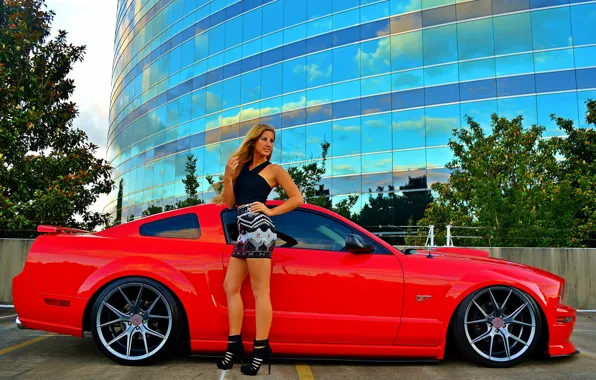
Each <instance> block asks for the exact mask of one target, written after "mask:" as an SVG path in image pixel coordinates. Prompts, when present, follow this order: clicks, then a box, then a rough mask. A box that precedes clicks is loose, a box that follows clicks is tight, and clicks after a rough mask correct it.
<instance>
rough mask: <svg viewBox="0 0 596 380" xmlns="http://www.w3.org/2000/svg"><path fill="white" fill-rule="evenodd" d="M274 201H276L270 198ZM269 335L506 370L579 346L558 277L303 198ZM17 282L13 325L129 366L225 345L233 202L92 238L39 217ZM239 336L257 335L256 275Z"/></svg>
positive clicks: (299, 344) (286, 344)
mask: <svg viewBox="0 0 596 380" xmlns="http://www.w3.org/2000/svg"><path fill="white" fill-rule="evenodd" d="M268 205H269V206H273V207H274V206H276V205H279V202H268ZM272 219H273V222H274V223H275V225H276V228H277V230H278V241H277V246H276V248H275V249H274V253H273V258H272V260H273V262H272V264H273V267H272V278H271V300H272V304H273V324H272V327H271V332H270V342H271V347H272V349H273V352H274V353H275V355H279V356H282V357H283V356H286V357H287V356H292V357H298V356H302V357H343V358H347V357H353V358H365V359H366V358H370V359H400V358H404V359H406V358H407V359H408V360H410V359H424V360H428V359H430V360H440V359H443V357H444V355H445V351H446V346H447V343H448V342H449V341H451V342H452V343H453V346H452V345H449V347H456V348H458V349H459V350H460V351H461V353H462V354H463V355H464V356H465V357H467V358H468V359H470V360H474V361H477V362H480V363H483V364H485V365H488V366H492V367H507V366H511V365H514V364H517V363H519V362H521V361H522V360H524V359H525V358H526V357H528V355H530V354H531V353H532V352H535V353H543V354H546V355H549V356H564V355H571V354H574V353H577V351H576V349H575V347H574V346H573V344H572V343H571V342H570V341H569V338H570V336H571V333H572V330H573V327H574V325H575V319H576V310H575V309H574V308H572V307H569V306H566V305H564V304H563V291H564V290H563V288H564V279H562V278H560V277H558V276H556V275H554V274H551V273H549V272H545V271H543V270H540V269H536V268H532V267H528V266H525V265H521V264H517V263H513V262H508V261H504V260H497V259H492V258H489V257H488V254H487V253H486V252H482V251H475V250H471V249H464V248H461V249H460V248H435V249H433V250H431V251H428V250H424V251H417V252H416V251H414V250H407V251H403V252H402V251H399V250H397V249H396V248H394V247H393V246H391V245H390V244H388V243H386V242H385V241H383V240H381V239H380V238H378V237H376V236H375V235H374V234H372V233H370V232H368V231H367V230H365V229H363V228H362V227H360V226H358V225H356V224H354V223H352V222H351V221H349V220H347V219H345V218H343V217H341V216H340V215H337V214H335V213H333V212H330V211H328V210H326V209H323V208H320V207H316V206H312V205H303V206H301V207H300V208H298V209H296V210H294V211H291V212H289V213H286V214H283V215H279V216H275V217H273V218H272ZM38 229H39V230H40V231H42V232H48V233H47V234H45V235H42V236H40V237H38V238H37V240H36V241H35V242H34V244H33V246H32V248H31V250H30V252H29V255H28V257H27V261H26V264H25V266H24V269H23V271H22V272H21V273H20V274H19V275H17V276H16V277H15V278H14V280H13V296H14V297H13V298H14V305H15V308H16V312H17V313H18V318H17V321H16V322H17V324H18V325H19V327H21V328H30V329H38V330H45V331H51V332H57V333H61V334H68V335H73V336H78V337H82V336H83V332H84V331H91V332H92V335H93V337H94V339H95V341H96V342H97V344H98V346H99V348H100V349H101V351H103V353H104V354H105V355H106V356H108V357H109V358H110V359H113V360H115V361H117V362H119V363H122V364H146V363H148V362H151V361H153V360H155V359H157V358H159V357H162V356H163V355H164V354H168V353H170V352H171V351H172V349H173V348H174V346H175V345H176V344H177V342H179V341H186V342H189V343H190V350H191V352H192V353H195V354H221V353H223V352H224V351H225V349H226V346H227V336H228V316H227V309H226V296H225V293H224V288H223V280H224V275H225V272H226V270H227V265H228V260H229V258H230V254H231V252H232V249H233V243H234V240H235V239H236V237H237V228H236V211H235V210H230V209H227V208H226V207H225V206H223V205H215V204H205V205H199V206H194V207H189V208H184V209H178V210H174V211H170V212H164V213H161V214H158V215H153V216H150V217H146V218H143V219H140V220H136V221H133V222H129V223H126V224H123V225H119V226H116V227H112V228H109V229H106V230H104V231H101V232H97V233H88V232H84V231H79V230H71V229H67V228H59V227H49V226H40V227H39V228H38ZM242 293H243V299H244V301H245V303H244V305H245V318H244V329H243V337H244V339H246V342H245V343H246V346H247V349H250V346H251V344H250V343H251V342H252V339H254V333H255V319H254V316H255V314H254V298H253V296H252V292H251V290H250V281H245V283H244V287H243V289H242Z"/></svg>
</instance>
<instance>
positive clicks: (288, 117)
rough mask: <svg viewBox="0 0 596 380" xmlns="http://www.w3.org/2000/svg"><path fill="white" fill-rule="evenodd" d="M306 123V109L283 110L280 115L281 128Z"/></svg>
mask: <svg viewBox="0 0 596 380" xmlns="http://www.w3.org/2000/svg"><path fill="white" fill-rule="evenodd" d="M304 123H306V110H305V109H304V108H302V109H297V110H294V111H288V112H284V113H283V114H282V115H281V126H282V128H287V127H292V126H294V125H300V124H304Z"/></svg>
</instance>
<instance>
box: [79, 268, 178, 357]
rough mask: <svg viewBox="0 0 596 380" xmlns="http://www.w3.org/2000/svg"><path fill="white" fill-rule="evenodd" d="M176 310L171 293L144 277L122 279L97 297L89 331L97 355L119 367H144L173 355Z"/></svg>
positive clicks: (176, 332)
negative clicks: (120, 365)
mask: <svg viewBox="0 0 596 380" xmlns="http://www.w3.org/2000/svg"><path fill="white" fill-rule="evenodd" d="M180 316H181V314H180V310H179V306H178V302H177V301H176V299H175V298H174V296H173V295H172V293H171V292H170V291H169V290H168V289H167V288H166V287H164V286H163V285H161V284H160V283H158V282H156V281H153V280H151V279H148V278H144V277H129V278H122V279H119V280H116V281H114V282H113V283H111V284H109V285H108V286H107V287H106V288H105V289H104V290H103V291H102V292H101V293H100V294H99V296H98V297H97V299H96V301H95V304H94V305H93V310H92V312H91V327H92V328H91V331H92V334H93V338H94V339H95V342H96V343H97V344H98V346H99V348H100V349H101V351H102V352H103V353H104V354H105V355H106V356H107V357H109V358H110V359H112V360H114V361H115V362H118V363H120V364H126V365H145V364H149V363H152V362H154V361H155V360H158V359H160V358H164V356H165V355H166V354H169V353H171V352H172V351H173V347H174V346H175V345H176V343H177V341H178V339H179V336H180V320H181V318H180Z"/></svg>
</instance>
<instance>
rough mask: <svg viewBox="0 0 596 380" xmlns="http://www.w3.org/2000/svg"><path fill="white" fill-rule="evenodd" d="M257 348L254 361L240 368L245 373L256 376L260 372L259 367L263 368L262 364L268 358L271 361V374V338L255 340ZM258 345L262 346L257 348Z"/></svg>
mask: <svg viewBox="0 0 596 380" xmlns="http://www.w3.org/2000/svg"><path fill="white" fill-rule="evenodd" d="M254 346H255V349H254V356H253V358H252V362H250V363H249V364H246V365H243V366H242V367H241V368H240V371H241V372H242V373H243V374H245V375H249V376H255V375H256V374H257V373H258V372H259V369H260V368H261V365H262V364H263V362H264V361H265V359H267V361H268V362H269V363H268V364H269V374H270V375H271V354H272V352H271V347H269V340H268V339H265V340H255V343H254ZM256 347H260V348H256Z"/></svg>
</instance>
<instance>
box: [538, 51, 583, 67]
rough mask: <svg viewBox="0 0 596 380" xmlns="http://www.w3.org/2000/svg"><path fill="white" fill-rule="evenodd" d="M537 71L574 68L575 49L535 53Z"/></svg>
mask: <svg viewBox="0 0 596 380" xmlns="http://www.w3.org/2000/svg"><path fill="white" fill-rule="evenodd" d="M534 65H535V68H536V71H537V72H539V71H552V70H563V69H572V68H574V62H573V49H564V50H551V51H544V52H536V53H534Z"/></svg>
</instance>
